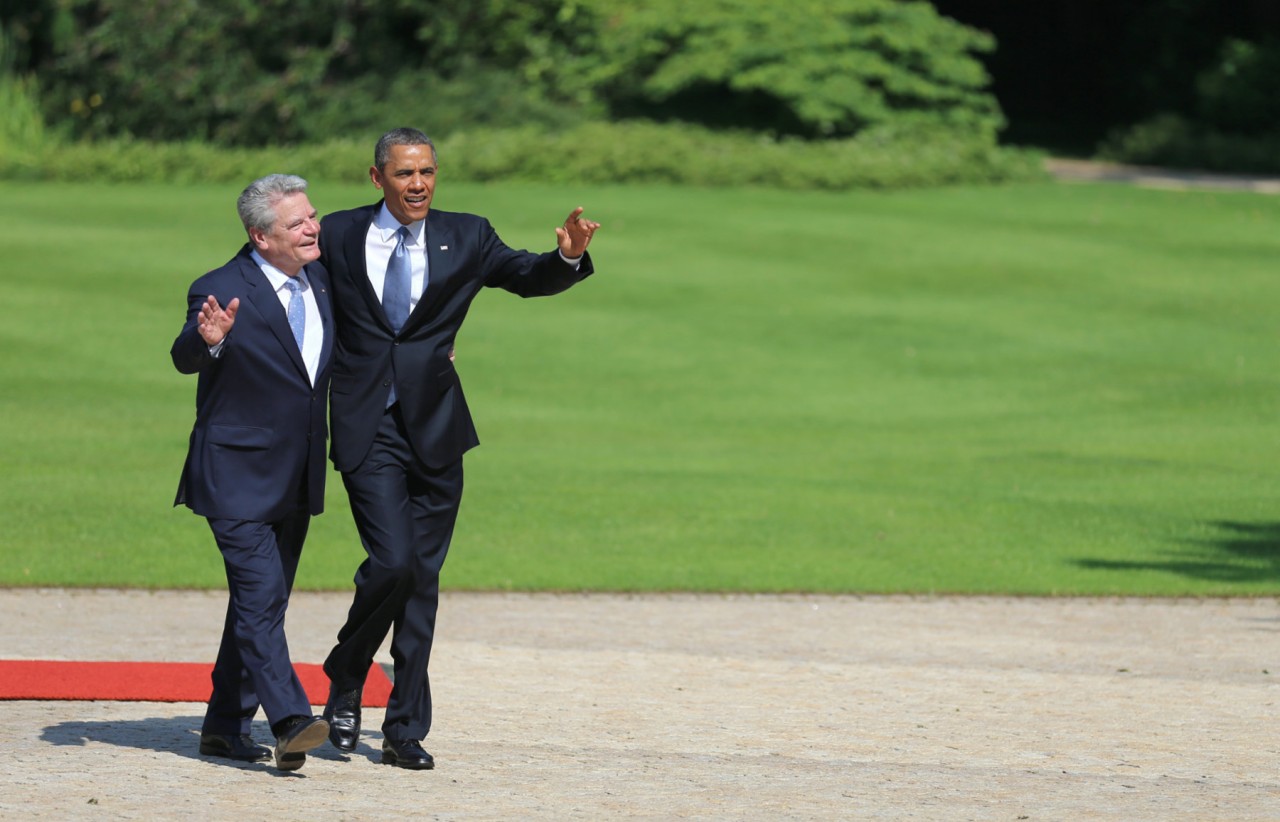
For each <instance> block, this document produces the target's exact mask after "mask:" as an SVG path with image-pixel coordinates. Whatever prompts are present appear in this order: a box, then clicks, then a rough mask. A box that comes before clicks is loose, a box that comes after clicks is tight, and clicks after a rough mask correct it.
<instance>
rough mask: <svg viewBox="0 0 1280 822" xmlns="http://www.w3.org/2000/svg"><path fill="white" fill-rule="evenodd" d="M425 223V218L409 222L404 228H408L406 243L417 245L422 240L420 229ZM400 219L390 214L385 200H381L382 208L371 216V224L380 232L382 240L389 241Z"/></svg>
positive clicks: (398, 225)
mask: <svg viewBox="0 0 1280 822" xmlns="http://www.w3.org/2000/svg"><path fill="white" fill-rule="evenodd" d="M426 224H427V221H426V220H417V221H415V222H412V223H409V225H407V226H405V228H407V229H409V239H408V241H407V242H408V245H418V244H419V243H420V242H421V240H422V229H423V227H424V226H425V225H426ZM400 225H401V223H400V221H399V220H397V219H396V218H395V217H393V216H392V215H391V210H390V209H388V208H387V202H386V200H383V201H382V208H379V209H378V213H377V215H375V216H374V218H373V226H374V228H376V229H378V231H379V232H381V234H382V241H383V242H385V243H389V242H391V240H392V239H393V238H394V237H395V236H396V231H398V230H399V229H400Z"/></svg>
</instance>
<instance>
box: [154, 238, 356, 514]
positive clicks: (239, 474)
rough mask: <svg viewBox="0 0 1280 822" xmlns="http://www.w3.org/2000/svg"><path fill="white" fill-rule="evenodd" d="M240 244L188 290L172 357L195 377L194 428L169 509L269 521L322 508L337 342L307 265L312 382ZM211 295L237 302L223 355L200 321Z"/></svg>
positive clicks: (324, 291) (318, 276) (319, 270)
mask: <svg viewBox="0 0 1280 822" xmlns="http://www.w3.org/2000/svg"><path fill="white" fill-rule="evenodd" d="M249 255H250V248H249V246H248V245H247V244H246V245H245V246H244V247H243V248H242V249H240V253H238V254H236V256H235V257H233V258H232V259H231V260H230V261H229V262H228V263H227V264H226V265H224V266H222V267H221V268H217V269H215V270H213V271H210V272H209V273H208V274H205V275H204V276H203V277H201V278H200V279H198V280H196V281H195V282H194V283H192V285H191V289H190V291H189V293H188V294H187V321H186V325H184V326H183V328H182V332H181V333H180V334H178V338H177V339H176V340H174V342H173V348H172V350H171V351H170V352H169V353H170V355H171V356H172V357H173V364H174V367H176V368H177V369H178V370H179V371H181V372H182V373H184V374H194V373H199V375H200V379H199V383H198V385H197V387H196V422H195V427H194V428H193V429H192V431H191V440H190V444H189V447H188V450H187V461H186V464H185V465H184V466H183V468H182V478H181V480H180V481H179V483H178V494H177V497H176V499H175V500H174V503H173V504H174V505H180V504H182V503H186V505H187V506H188V507H190V508H191V509H192V510H193V511H195V512H196V513H197V514H200V515H202V516H206V517H215V518H228V519H243V520H253V521H256V522H274V521H277V520H280V519H282V518H284V517H285V516H287V515H289V514H292V513H294V512H296V511H297V510H298V509H299V508H305V509H307V510H308V511H310V513H312V514H319V513H320V512H321V511H323V510H324V481H325V474H326V472H327V470H328V466H327V465H325V444H326V440H327V438H328V428H327V426H326V425H325V392H326V390H327V388H328V385H329V374H330V368H331V366H330V361H331V359H332V352H333V344H334V327H333V326H334V324H333V307H332V303H331V302H330V299H329V293H328V286H327V277H326V275H325V271H324V268H323V267H322V266H321V265H320V264H319V263H312V264H310V265H308V266H306V269H305V270H306V273H307V279H308V280H309V281H310V283H311V286H312V288H313V289H314V294H315V298H316V305H317V307H318V308H319V310H320V319H321V323H322V325H323V326H324V346H323V348H322V349H321V352H320V368H319V369H318V371H317V374H316V383H315V385H314V386H313V385H312V384H311V380H310V378H309V377H308V376H307V369H306V365H305V364H304V363H303V362H302V355H301V353H300V352H299V351H298V344H297V343H296V342H294V339H293V332H292V331H290V330H289V318H288V316H287V314H286V312H285V309H284V306H282V305H281V304H280V298H279V297H278V296H277V295H276V292H275V290H274V289H273V288H272V287H271V281H270V280H268V279H267V275H266V274H263V273H262V269H261V268H259V267H258V264H257V263H255V262H254V261H253V258H252V257H250V256H249ZM210 294H212V295H213V296H215V297H216V298H217V299H218V303H219V304H220V305H222V306H224V307H225V306H226V305H228V304H229V303H230V302H231V300H232V299H233V298H236V297H239V298H240V307H239V310H238V311H237V312H236V320H235V325H233V326H232V328H231V333H230V334H228V335H227V337H226V341H225V343H224V346H223V349H222V352H221V356H219V357H217V358H215V357H213V356H211V355H210V354H209V346H208V345H207V344H206V343H205V341H204V338H203V337H201V336H200V331H199V329H198V327H197V323H196V321H197V318H198V316H199V314H200V308H201V306H203V305H204V303H205V298H206V297H207V296H208V295H210Z"/></svg>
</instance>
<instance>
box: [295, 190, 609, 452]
mask: <svg viewBox="0 0 1280 822" xmlns="http://www.w3.org/2000/svg"><path fill="white" fill-rule="evenodd" d="M381 207H382V203H381V202H378V203H375V204H373V205H370V206H365V207H363V208H357V209H352V210H350V211H339V212H337V213H334V214H330V215H328V216H327V217H325V218H324V220H322V221H321V224H320V225H321V231H320V249H321V254H320V261H321V262H322V263H324V266H325V268H326V269H327V270H328V272H329V277H330V283H331V286H332V288H333V299H334V312H335V316H336V318H337V345H336V348H335V351H334V363H333V385H332V394H331V398H330V406H329V411H330V422H331V424H332V428H333V445H332V456H333V462H334V465H335V467H337V469H338V470H339V471H351V470H354V469H355V468H356V467H358V466H359V465H360V463H361V461H363V459H364V457H365V455H366V454H367V453H368V452H369V447H370V445H372V443H373V437H374V434H375V433H376V431H377V428H378V425H379V422H380V421H381V419H382V414H383V409H384V406H385V404H386V399H387V394H388V392H389V390H390V388H391V382H392V380H393V379H395V385H396V397H397V400H398V402H399V404H400V410H401V413H402V414H403V416H404V419H405V422H406V425H407V427H408V429H409V432H410V437H411V444H412V446H413V449H414V452H415V453H416V454H417V455H418V458H419V459H421V460H422V461H423V462H424V463H426V464H427V465H429V466H432V467H441V466H444V465H448V464H450V463H452V462H454V461H456V460H457V459H458V458H460V457H461V456H462V455H463V454H464V453H465V452H466V451H467V450H468V449H470V448H473V447H475V446H476V445H478V444H479V443H480V440H479V438H478V437H477V435H476V430H475V425H474V424H473V423H472V420H471V412H470V410H469V409H468V408H467V401H466V398H465V397H464V396H463V394H462V385H461V383H460V382H459V380H458V373H457V372H456V371H455V370H454V368H453V363H451V362H450V361H449V351H450V349H451V348H453V344H454V339H455V337H456V336H457V334H458V329H459V328H461V326H462V321H463V320H464V319H465V318H466V316H467V309H468V308H470V306H471V301H472V300H473V299H475V296H476V294H478V293H479V291H480V289H481V288H482V287H485V286H488V287H496V288H503V289H506V290H507V291H510V292H512V293H514V294H518V295H520V296H522V297H535V296H543V295H549V294H557V293H559V292H561V291H564V290H565V289H567V288H569V287H570V286H572V285H573V284H574V283H577V282H579V281H580V280H582V279H584V278H585V277H587V276H588V275H589V274H591V272H592V270H593V269H592V266H591V259H590V257H588V256H584V257H583V258H582V261H581V264H580V265H579V267H578V269H577V270H575V269H574V268H573V266H570V265H568V264H567V263H565V262H564V260H563V258H561V256H560V254H559V252H558V251H552V252H550V253H547V254H533V253H531V252H528V251H522V250H516V249H512V248H509V247H508V246H507V245H506V244H504V243H503V242H502V240H500V239H499V238H498V235H497V233H496V232H495V231H494V230H493V227H492V226H491V225H490V224H489V221H488V220H486V219H484V218H483V217H478V216H476V215H474V214H460V213H456V212H449V211H437V210H435V209H432V210H431V211H430V212H429V213H428V215H427V223H426V235H425V240H426V250H427V259H428V264H429V270H428V283H427V290H426V293H425V294H424V295H422V297H421V298H420V299H419V300H418V305H417V306H416V307H415V308H414V310H413V313H412V314H410V315H409V319H408V320H406V321H405V324H404V327H403V328H401V329H400V332H399V333H396V332H394V331H393V330H392V328H391V324H390V323H389V322H388V321H387V316H386V313H385V312H384V311H383V309H382V304H381V303H380V302H379V301H378V297H377V295H376V294H375V293H374V290H373V286H372V284H370V282H369V275H368V271H367V266H366V262H365V238H366V236H367V234H368V232H369V226H370V225H371V224H372V223H373V218H374V217H375V216H376V215H377V212H378V209H380V208H381Z"/></svg>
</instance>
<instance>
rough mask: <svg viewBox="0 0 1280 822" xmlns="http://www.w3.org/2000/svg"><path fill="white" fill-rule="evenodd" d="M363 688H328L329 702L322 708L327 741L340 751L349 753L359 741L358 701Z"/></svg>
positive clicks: (331, 686)
mask: <svg viewBox="0 0 1280 822" xmlns="http://www.w3.org/2000/svg"><path fill="white" fill-rule="evenodd" d="M363 690H364V689H363V688H353V689H351V690H349V691H339V690H338V689H337V688H336V687H334V686H333V685H330V686H329V701H328V702H326V703H325V706H324V718H325V721H326V722H328V723H329V741H330V742H332V743H333V747H335V748H337V749H338V750H340V751H346V752H347V753H350V752H351V751H354V750H355V749H356V743H357V742H359V741H360V700H361V698H362V694H363Z"/></svg>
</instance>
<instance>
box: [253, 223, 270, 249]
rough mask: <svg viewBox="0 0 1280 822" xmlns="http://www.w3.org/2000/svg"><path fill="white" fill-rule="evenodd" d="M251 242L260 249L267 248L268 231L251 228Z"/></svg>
mask: <svg viewBox="0 0 1280 822" xmlns="http://www.w3.org/2000/svg"><path fill="white" fill-rule="evenodd" d="M249 242H251V243H253V247H254V248H256V249H258V251H266V250H267V232H265V231H263V230H262V229H260V228H250V229H249Z"/></svg>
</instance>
